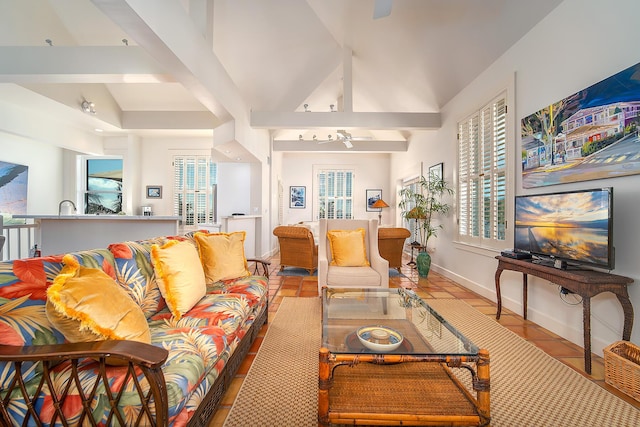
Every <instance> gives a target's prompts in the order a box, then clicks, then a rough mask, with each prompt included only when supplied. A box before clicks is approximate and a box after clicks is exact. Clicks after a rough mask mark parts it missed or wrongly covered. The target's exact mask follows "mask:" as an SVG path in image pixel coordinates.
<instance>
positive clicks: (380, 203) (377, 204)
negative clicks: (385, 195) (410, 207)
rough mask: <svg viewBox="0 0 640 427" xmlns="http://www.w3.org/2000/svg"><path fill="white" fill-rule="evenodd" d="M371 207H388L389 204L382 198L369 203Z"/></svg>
mask: <svg viewBox="0 0 640 427" xmlns="http://www.w3.org/2000/svg"><path fill="white" fill-rule="evenodd" d="M371 207H372V208H376V209H377V208H388V207H389V205H388V204H387V203H386V202H385V201H384V200H382V199H378V200H376V201H375V203H374V204H372V205H371Z"/></svg>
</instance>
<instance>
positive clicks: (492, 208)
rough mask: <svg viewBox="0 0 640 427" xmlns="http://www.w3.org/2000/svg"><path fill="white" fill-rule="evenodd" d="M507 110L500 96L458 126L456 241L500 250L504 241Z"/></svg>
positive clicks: (504, 101) (503, 99)
mask: <svg viewBox="0 0 640 427" xmlns="http://www.w3.org/2000/svg"><path fill="white" fill-rule="evenodd" d="M506 115H507V107H506V94H502V95H500V96H499V97H497V98H496V99H494V100H493V101H492V102H491V103H489V104H487V105H486V106H484V107H483V108H481V109H480V110H479V111H478V112H476V113H474V114H472V115H471V116H469V117H467V118H466V119H464V120H462V121H461V122H459V123H458V177H459V179H458V188H457V195H458V238H459V240H460V241H463V242H467V243H473V244H478V245H480V246H493V247H503V246H504V244H503V242H504V240H505V239H506V225H507V223H506V198H507V194H506V192H507V181H506V177H507V145H506V135H507V128H506V126H507V120H506Z"/></svg>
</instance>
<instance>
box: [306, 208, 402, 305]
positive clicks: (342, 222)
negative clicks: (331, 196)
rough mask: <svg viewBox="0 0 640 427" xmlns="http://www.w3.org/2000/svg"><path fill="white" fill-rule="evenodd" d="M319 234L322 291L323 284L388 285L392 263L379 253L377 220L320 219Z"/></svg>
mask: <svg viewBox="0 0 640 427" xmlns="http://www.w3.org/2000/svg"><path fill="white" fill-rule="evenodd" d="M358 229H362V230H363V232H362V234H361V235H359V234H358V233H361V232H360V231H358ZM319 234H320V235H319V236H318V293H319V294H320V293H321V292H322V288H323V287H324V286H328V287H336V288H348V287H354V288H388V287H389V262H388V261H387V260H386V259H384V258H382V257H381V256H380V253H379V252H378V220H376V219H372V220H355V219H321V220H320V232H319ZM332 249H333V250H332ZM334 251H335V253H334ZM362 254H366V255H365V256H364V258H365V259H361V258H363V256H361V255H362ZM333 261H335V262H333ZM367 264H368V265H367Z"/></svg>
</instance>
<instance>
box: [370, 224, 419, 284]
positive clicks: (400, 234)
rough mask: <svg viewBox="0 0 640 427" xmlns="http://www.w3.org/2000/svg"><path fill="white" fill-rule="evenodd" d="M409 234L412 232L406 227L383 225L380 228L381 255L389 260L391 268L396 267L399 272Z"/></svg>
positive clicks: (379, 248) (379, 243) (379, 247)
mask: <svg viewBox="0 0 640 427" xmlns="http://www.w3.org/2000/svg"><path fill="white" fill-rule="evenodd" d="M409 236H411V232H410V231H409V230H407V229H406V228H395V227H390V228H386V227H382V228H379V229H378V250H379V251H380V256H381V257H382V258H384V259H386V260H387V261H389V268H395V269H396V270H398V273H399V272H400V267H402V252H403V251H404V242H405V240H407V237H409Z"/></svg>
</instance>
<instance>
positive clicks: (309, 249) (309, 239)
mask: <svg viewBox="0 0 640 427" xmlns="http://www.w3.org/2000/svg"><path fill="white" fill-rule="evenodd" d="M273 234H274V236H276V237H278V244H279V245H280V271H282V270H283V269H284V268H285V267H301V268H304V269H306V270H307V271H309V274H310V275H311V274H313V272H314V271H315V270H316V268H318V245H316V243H315V240H314V238H313V233H312V232H311V230H309V229H308V228H307V227H304V226H301V225H280V226H278V227H276V228H274V229H273Z"/></svg>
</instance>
